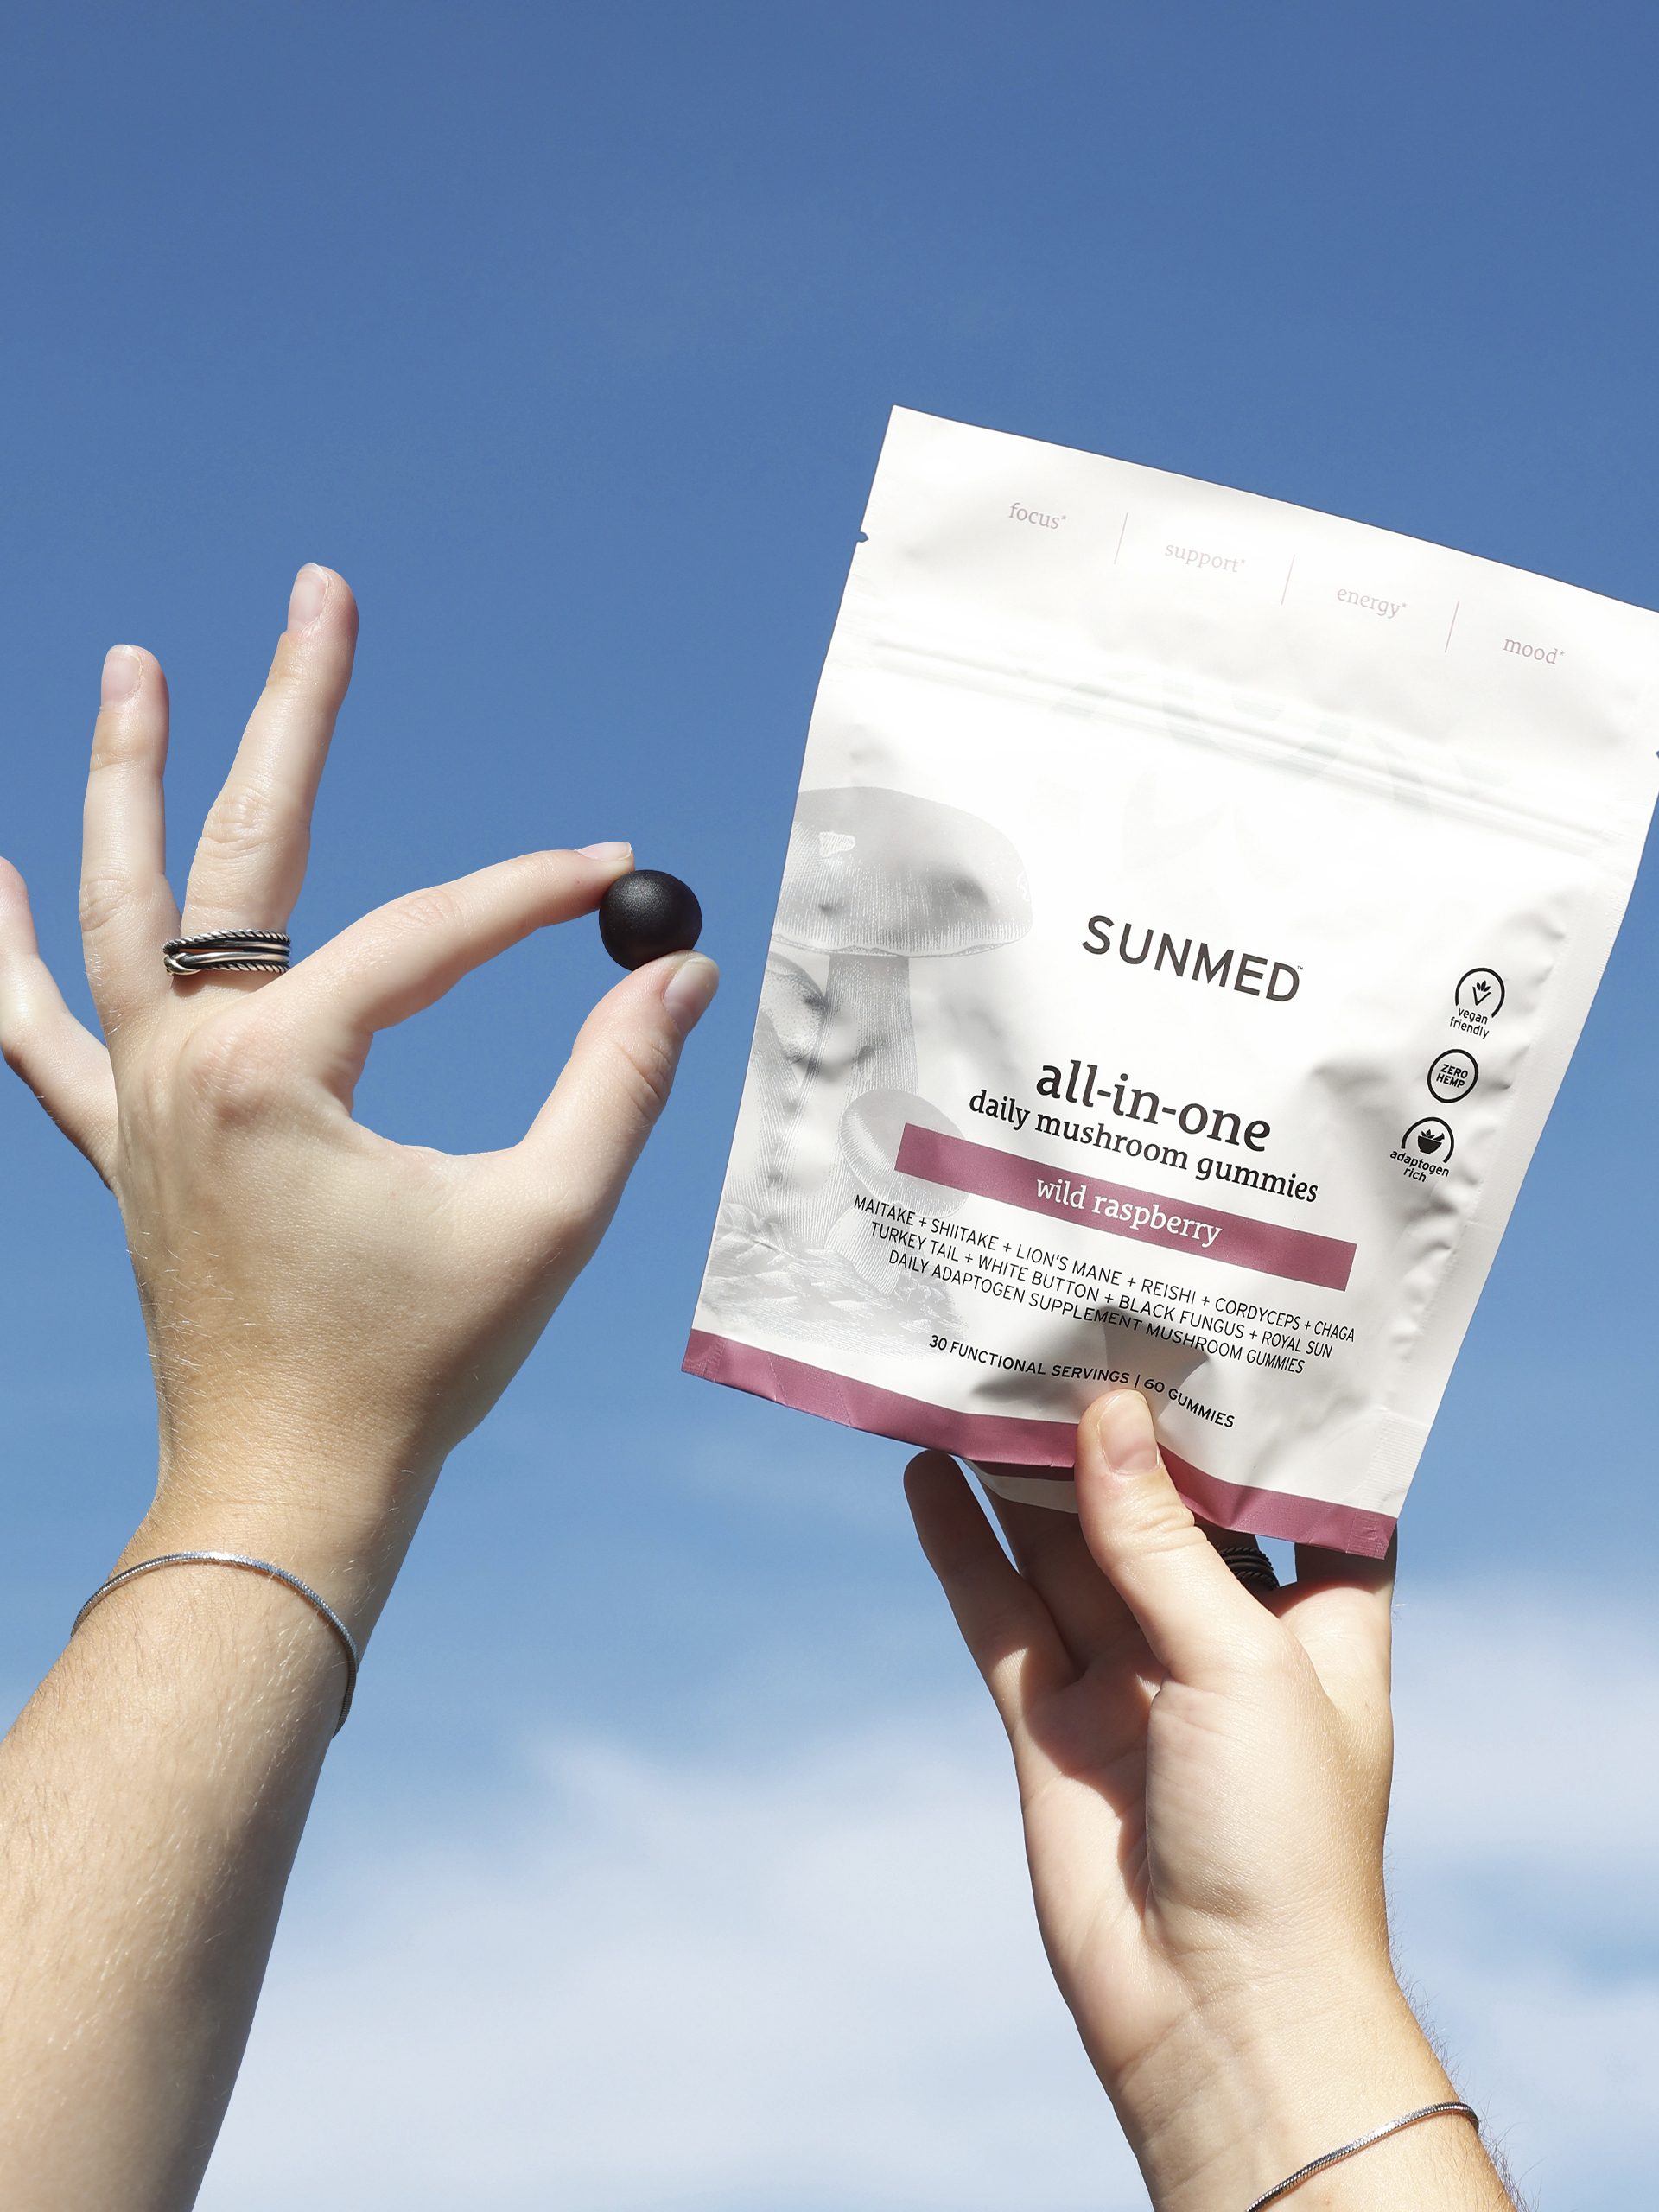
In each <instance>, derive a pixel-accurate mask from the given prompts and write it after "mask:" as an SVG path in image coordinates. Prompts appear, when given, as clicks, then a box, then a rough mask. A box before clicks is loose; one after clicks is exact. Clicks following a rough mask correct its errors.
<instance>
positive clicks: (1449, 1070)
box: [1428, 1052, 1480, 1106]
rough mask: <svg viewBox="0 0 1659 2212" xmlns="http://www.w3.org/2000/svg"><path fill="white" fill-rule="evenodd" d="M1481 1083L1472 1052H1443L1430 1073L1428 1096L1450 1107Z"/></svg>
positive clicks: (1478, 1069)
mask: <svg viewBox="0 0 1659 2212" xmlns="http://www.w3.org/2000/svg"><path fill="white" fill-rule="evenodd" d="M1479 1081H1480V1068H1479V1065H1478V1062H1477V1060H1476V1058H1475V1056H1474V1054H1473V1053H1472V1052H1442V1053H1441V1054H1440V1058H1439V1059H1437V1060H1436V1061H1435V1063H1434V1065H1433V1066H1432V1067H1431V1068H1430V1069H1429V1071H1428V1095H1429V1096H1430V1097H1431V1098H1438V1099H1439V1100H1440V1103H1441V1104H1442V1105H1446V1106H1449V1105H1450V1104H1451V1103H1452V1101H1453V1099H1457V1098H1466V1097H1467V1096H1469V1094H1470V1092H1471V1090H1473V1089H1474V1087H1475V1085H1476V1084H1478V1082H1479Z"/></svg>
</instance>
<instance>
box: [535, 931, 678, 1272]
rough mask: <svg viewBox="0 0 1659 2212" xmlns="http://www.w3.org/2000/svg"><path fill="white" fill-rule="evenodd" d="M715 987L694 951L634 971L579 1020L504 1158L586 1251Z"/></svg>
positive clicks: (649, 1128) (653, 1123) (661, 1103)
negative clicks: (554, 1075)
mask: <svg viewBox="0 0 1659 2212" xmlns="http://www.w3.org/2000/svg"><path fill="white" fill-rule="evenodd" d="M719 987H720V970H719V969H718V968H716V967H715V963H714V962H713V961H712V960H710V959H709V958H708V957H707V956H706V955H705V954H703V953H701V952H691V953H682V954H673V955H671V956H669V957H667V958H665V959H663V960H653V961H652V962H651V963H650V964H649V965H648V966H647V967H644V968H639V969H635V970H634V972H633V974H632V975H631V976H628V977H627V979H626V981H625V982H620V983H619V984H618V985H617V986H616V988H615V989H614V990H613V991H609V992H607V994H606V995H605V996H604V997H603V998H602V999H601V1001H600V1002H599V1004H598V1005H597V1006H596V1007H594V1010H593V1012H592V1013H591V1014H589V1015H588V1019H587V1020H586V1021H584V1022H583V1024H582V1029H581V1032H580V1033H579V1034H578V1036H577V1038H576V1041H575V1045H574V1046H572V1047H571V1052H570V1058H569V1060H568V1061H567V1062H566V1063H565V1066H564V1070H563V1073H562V1074H561V1075H560V1077H559V1079H558V1081H557V1083H556V1084H555V1085H554V1086H553V1090H552V1094H551V1096H550V1097H549V1099H548V1102H547V1103H546V1104H545V1105H544V1106H543V1109H542V1110H541V1112H540V1113H539V1114H538V1115H537V1116H536V1119H535V1121H534V1122H532V1123H531V1127H530V1129H529V1131H528V1132H527V1134H526V1135H525V1136H524V1141H523V1142H522V1143H521V1144H518V1146H516V1147H514V1148H513V1150H512V1152H511V1153H508V1154H505V1156H504V1157H505V1161H506V1162H507V1163H510V1165H511V1166H512V1171H513V1173H515V1175H516V1176H521V1175H522V1174H524V1173H525V1172H526V1171H527V1172H528V1173H529V1175H530V1177H531V1179H532V1181H533V1183H534V1185H535V1186H536V1187H537V1189H538V1190H539V1192H540V1193H541V1195H542V1197H543V1200H544V1201H545V1202H546V1203H547V1204H548V1205H550V1207H551V1208H552V1209H553V1210H554V1211H556V1212H557V1213H559V1214H561V1215H562V1216H563V1218H564V1220H565V1221H566V1222H567V1223H571V1222H575V1223H576V1224H579V1226H580V1227H581V1229H582V1230H584V1231H585V1232H586V1233H587V1236H588V1242H589V1243H590V1245H591V1244H593V1243H597V1242H598V1241H599V1238H600V1236H601V1234H602V1233H603V1231H604V1229H605V1225H606V1224H607V1222H608V1221H609V1219H610V1217H611V1215H612V1213H613V1211H615V1207H616V1202H617V1200H618V1199H619V1198H620V1197H621V1195H622V1186H623V1185H624V1184H625V1183H626V1181H627V1179H628V1176H629V1173H630V1172H631V1170H632V1166H633V1164H634V1162H635V1160H638V1159H639V1154H640V1153H641V1151H642V1150H643V1149H644V1147H645V1139H646V1138H647V1137H648V1136H649V1135H651V1132H652V1129H653V1128H655V1126H656V1123H657V1117H658V1115H659V1114H660V1113H661V1112H662V1110H663V1109H664V1106H665V1105H667V1103H668V1095H669V1092H670V1091H671V1089H672V1088H673V1084H674V1073H675V1070H676V1069H677V1067H678V1065H679V1058H680V1047H681V1046H682V1045H683V1043H684V1041H685V1039H686V1038H687V1037H689V1036H690V1033H691V1032H692V1030H693V1029H694V1028H695V1027H696V1025H697V1023H698V1022H699V1021H700V1020H702V1016H703V1015H704V1014H706V1013H707V1011H708V1009H709V1005H710V1003H711V1001H713V998H714V995H715V991H716V990H717V989H718V988H719Z"/></svg>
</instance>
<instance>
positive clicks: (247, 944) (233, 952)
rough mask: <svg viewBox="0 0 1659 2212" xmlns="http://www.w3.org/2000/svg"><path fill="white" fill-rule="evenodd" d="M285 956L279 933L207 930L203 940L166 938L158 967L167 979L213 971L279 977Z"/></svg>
mask: <svg viewBox="0 0 1659 2212" xmlns="http://www.w3.org/2000/svg"><path fill="white" fill-rule="evenodd" d="M288 954H289V943H288V937H287V933H286V931H283V930H209V931H207V935H206V936H205V937H175V938H168V942H167V943H166V944H164V945H163V946H162V966H163V967H164V968H165V969H167V972H168V975H169V976H206V975H208V974H210V973H211V972H212V971H213V969H217V968H229V969H236V970H237V971H238V973H240V974H243V975H248V976H283V975H286V974H287V972H288Z"/></svg>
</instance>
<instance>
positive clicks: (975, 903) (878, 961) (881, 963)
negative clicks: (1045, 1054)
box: [776, 786, 1031, 1245]
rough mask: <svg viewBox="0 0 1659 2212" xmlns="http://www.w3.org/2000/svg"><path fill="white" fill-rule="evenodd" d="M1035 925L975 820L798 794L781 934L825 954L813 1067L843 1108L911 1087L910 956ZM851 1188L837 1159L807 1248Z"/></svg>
mask: <svg viewBox="0 0 1659 2212" xmlns="http://www.w3.org/2000/svg"><path fill="white" fill-rule="evenodd" d="M1030 927H1031V894H1030V892H1029V890H1028V889H1027V883H1026V876H1025V869H1024V867H1023V865H1022V863H1021V861H1020V855H1019V853H1018V852H1017V851H1016V850H1015V849H1014V846H1013V845H1012V844H1011V843H1010V842H1008V840H1007V838H1006V837H1005V836H1003V835H1002V832H1001V830H1000V829H995V828H994V827H993V825H992V824H991V823H988V822H986V821H983V820H982V818H981V817H979V816H978V815H976V814H969V813H966V812H964V811H963V809H962V808H960V807H955V806H945V805H943V804H940V802H939V801H938V800H937V799H927V798H916V797H915V796H913V795H912V793H910V792H908V791H886V790H882V789H880V788H879V787H875V786H869V787H863V786H860V787H855V788H850V789H842V790H832V791H803V792H802V793H801V797H800V802H799V804H798V807H797V809H796V813H795V821H794V825H793V827H792V829H791V831H790V839H789V859H788V861H787V863H786V864H785V870H784V888H783V893H782V896H781V898H780V899H779V904H778V921H777V928H776V935H777V936H778V937H779V938H780V939H781V940H782V941H783V943H784V944H789V945H792V946H794V947H796V948H797V949H798V950H802V951H809V952H818V953H826V954H828V956H829V974H828V976H827V978H826V980H825V984H824V994H823V995H824V1013H823V1027H822V1030H821V1032H820V1037H819V1043H818V1047H817V1057H816V1063H815V1067H814V1071H813V1072H814V1075H815V1077H816V1078H817V1080H819V1081H821V1082H822V1081H826V1080H828V1081H829V1082H831V1083H834V1082H836V1081H837V1079H839V1081H840V1083H841V1086H842V1104H843V1109H844V1107H845V1106H846V1105H850V1104H851V1103H852V1102H853V1101H854V1100H855V1099H856V1098H859V1097H861V1096H862V1095H863V1094H864V1092H866V1091H868V1090H899V1091H912V1092H913V1091H914V1090H915V1088H916V1037H915V1031H914V1028H913V1027H912V1020H911V1007H910V963H911V962H912V960H918V959H938V958H941V957H948V956H950V955H953V954H957V953H968V952H989V951H991V950H995V947H996V946H998V945H1002V944H1011V943H1012V942H1013V941H1014V939H1015V938H1022V937H1024V936H1025V934H1026V933H1027V931H1028V930H1029V929H1030ZM836 1118H837V1122H838V1121H839V1116H837V1117H836ZM852 1188H853V1185H852V1180H851V1178H850V1176H849V1173H848V1170H847V1168H846V1167H845V1166H844V1165H843V1164H842V1163H840V1162H836V1164H835V1165H833V1166H831V1167H830V1169H829V1173H828V1174H827V1175H826V1176H825V1178H824V1179H823V1184H822V1185H821V1186H820V1188H819V1190H818V1191H817V1193H816V1194H815V1196H814V1198H813V1200H812V1201H811V1203H810V1205H809V1207H808V1211H807V1219H806V1221H805V1223H804V1231H805V1235H806V1241H807V1242H808V1243H810V1244H813V1245H817V1244H821V1243H823V1238H824V1236H826V1234H827V1233H828V1231H829V1228H830V1225H831V1224H833V1223H834V1221H835V1220H836V1217H837V1216H838V1215H839V1214H840V1213H841V1211H842V1209H843V1207H844V1206H845V1205H847V1204H848V1203H849V1199H850V1198H851V1195H852Z"/></svg>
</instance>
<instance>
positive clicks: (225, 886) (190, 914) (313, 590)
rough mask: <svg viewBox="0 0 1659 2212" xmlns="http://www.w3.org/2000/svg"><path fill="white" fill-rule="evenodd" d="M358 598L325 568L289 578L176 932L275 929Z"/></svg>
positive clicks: (307, 838)
mask: <svg viewBox="0 0 1659 2212" xmlns="http://www.w3.org/2000/svg"><path fill="white" fill-rule="evenodd" d="M356 646H357V604H356V601H354V600H353V597H352V593H351V587H350V586H349V585H348V584H347V583H346V579H345V578H344V577H343V576H340V575H335V574H334V570H333V569H322V568H319V567H317V566H316V564H315V563H308V564H307V566H306V567H304V568H303V569H301V570H300V573H299V575H297V576H296V578H295V580H294V589H293V593H292V594H291V596H290V598H289V608H288V627H287V629H286V630H285V631H284V632H283V635H282V637H281V639H279V640H278V642H277V656H276V658H275V659H274V660H273V661H272V662H271V664H270V675H269V677H267V678H266V679H265V688H264V691H263V692H262V693H261V695H260V697H259V702H258V704H257V706H256V707H255V709H254V710H253V713H252V715H251V717H250V719H249V721H248V726H247V728H246V730H245V732H244V734H243V738H242V742H241V744H240V745H239V746H238V747H237V753H236V759H235V760H234V761H232V764H231V772H230V774H229V775H228V776H227V777H226V779H225V787H224V789H223V790H222V791H220V792H219V797H218V798H216V799H215V800H214V802H213V807H212V810H210V812H209V814H208V816H207V821H206V823H204V824H203V826H202V832H201V839H200V843H199V844H198V845H197V847H196V857H195V860H194V863H193V864H192V867H191V869H190V882H189V887H188V890H187V892H186V894H185V901H184V920H183V924H182V928H183V933H184V935H185V936H187V937H196V936H200V935H202V934H204V933H205V932H206V931H210V930H224V929H244V930H280V929H285V928H286V927H287V926H288V920H289V915H290V914H291V913H292V912H293V910H294V903H295V901H296V899H298V897H299V895H300V887H301V885H302V883H303V882H304V880H305V863H306V860H307V857H308V854H309V851H310V846H311V808H312V804H313V802H314V801H315V798H316V793H317V784H318V781H319V779H321V775H322V766H323V763H324V761H325V760H327V757H328V743H329V740H330V739H331V738H332V737H333V735H334V717H335V716H336V715H338V713H339V712H340V702H341V700H342V699H344V697H345V696H346V685H347V684H348V683H350V682H351V679H352V658H353V653H354V652H355V650H356Z"/></svg>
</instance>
